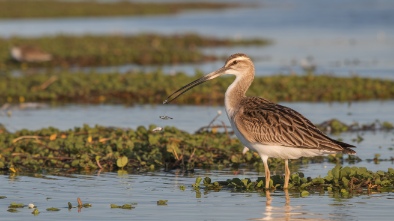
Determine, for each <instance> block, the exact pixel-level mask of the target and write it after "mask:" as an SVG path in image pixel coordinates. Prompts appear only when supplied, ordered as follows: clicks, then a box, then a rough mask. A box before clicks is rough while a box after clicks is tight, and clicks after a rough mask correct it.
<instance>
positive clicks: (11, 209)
mask: <svg viewBox="0 0 394 221" xmlns="http://www.w3.org/2000/svg"><path fill="white" fill-rule="evenodd" d="M7 211H8V212H10V213H17V212H19V210H17V209H15V208H10V209H8V210H7Z"/></svg>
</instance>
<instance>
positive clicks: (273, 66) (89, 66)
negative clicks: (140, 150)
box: [0, 0, 394, 132]
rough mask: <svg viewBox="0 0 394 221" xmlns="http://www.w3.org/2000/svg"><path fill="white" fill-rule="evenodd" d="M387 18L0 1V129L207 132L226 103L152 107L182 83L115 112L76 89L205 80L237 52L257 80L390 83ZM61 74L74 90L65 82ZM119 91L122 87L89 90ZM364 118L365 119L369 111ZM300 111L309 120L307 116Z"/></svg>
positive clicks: (336, 10) (377, 6)
mask: <svg viewBox="0 0 394 221" xmlns="http://www.w3.org/2000/svg"><path fill="white" fill-rule="evenodd" d="M393 12H394V2H393V1H390V0H346V1H342V0H332V1H314V0H310V1H309V0H307V1H304V0H303V1H289V0H278V1H257V0H248V1H242V2H239V1H231V0H228V1H224V0H217V1H178V2H176V1H175V2H174V1H116V0H113V1H110V0H108V1H51V0H46V1H0V37H1V39H0V49H1V50H0V74H1V75H3V76H6V77H4V79H6V78H7V79H8V80H7V81H6V80H4V81H3V84H2V87H3V88H2V89H1V90H2V91H3V93H2V94H3V97H2V98H1V105H3V106H2V112H1V115H0V122H1V123H2V124H3V125H5V127H6V128H8V129H9V130H11V131H15V130H18V129H21V128H29V129H39V128H41V127H47V126H55V127H57V128H61V129H66V128H72V127H74V126H80V125H82V124H84V123H87V124H93V125H94V124H102V125H108V126H121V127H131V128H135V127H137V126H139V125H145V126H146V125H149V124H152V123H153V124H157V120H158V117H157V116H158V115H163V114H168V115H171V114H174V115H178V116H179V118H181V119H179V121H167V122H165V123H166V124H169V125H171V124H173V125H174V126H177V127H181V128H183V129H185V130H187V131H190V132H193V131H195V130H197V129H198V128H199V127H200V126H202V125H201V124H202V123H201V122H204V123H208V122H209V119H212V118H213V117H214V116H215V115H216V111H217V110H220V109H222V108H221V107H220V106H221V105H222V104H220V103H219V104H216V105H219V107H217V108H216V107H214V108H210V107H201V106H198V107H194V106H184V105H183V106H176V105H175V106H170V107H163V106H161V105H160V102H157V101H158V100H161V99H162V100H164V99H165V98H166V96H167V95H168V94H169V93H170V92H171V91H172V90H173V89H176V88H177V87H179V86H181V85H182V84H184V83H187V81H188V80H179V81H176V84H174V85H170V86H168V85H164V87H165V88H159V86H157V85H149V87H150V90H152V91H155V90H156V91H155V92H154V93H153V94H154V96H155V97H156V98H155V100H154V101H150V100H149V98H147V99H145V100H144V99H142V100H141V99H136V98H135V97H132V96H131V95H130V97H129V98H128V99H127V100H126V101H125V100H120V101H119V100H116V99H115V100H114V99H113V97H108V96H107V95H100V96H93V95H92V93H93V92H90V94H86V95H85V94H84V89H83V88H88V85H89V84H90V83H86V82H85V83H81V82H82V80H79V79H82V78H84V77H81V76H82V75H85V78H88V79H92V78H96V79H97V81H101V82H108V81H111V80H108V79H113V78H114V77H113V75H111V74H114V73H116V74H127V73H135V72H140V73H157V72H160V73H163V74H164V75H175V74H176V73H183V74H186V75H188V76H194V75H195V74H196V73H203V74H206V73H209V72H211V71H213V70H216V69H217V68H219V67H221V66H222V65H223V63H224V61H225V59H226V57H227V56H229V55H231V54H233V53H236V52H243V53H246V54H248V55H249V56H250V57H251V58H252V59H253V61H254V62H255V66H256V75H257V76H275V75H278V74H283V75H294V74H295V75H297V74H298V75H303V74H308V73H309V74H311V73H312V74H313V75H330V76H336V77H354V76H359V77H366V78H378V79H382V80H389V81H391V80H393V79H394V71H393V70H394V27H393V24H394V13H393ZM59 73H60V74H59ZM37 75H41V76H42V77H38V76H37ZM64 75H71V76H75V79H68V80H64V81H66V82H63V80H62V79H63V78H64ZM100 75H102V76H100ZM105 75H107V76H108V77H107V78H105V77H104V76H105ZM33 76H34V77H33ZM94 76H95V77H94ZM97 76H99V77H97ZM21 78H24V79H25V80H21ZM142 78H143V77H142ZM166 79H167V78H166ZM153 80H154V79H152V80H150V81H153ZM17 81H18V83H15V82H17ZM136 81H138V79H137V80H134V83H129V84H137V83H136ZM219 81H220V80H219ZM4 82H8V83H4ZM10 82H14V83H15V85H14V83H10ZM32 82H33V83H32ZM59 82H62V83H59ZM58 83H59V84H58ZM167 83H168V82H167ZM7 84H8V85H7ZM83 84H86V85H83ZM92 84H93V82H92ZM97 84H98V85H99V84H101V83H97ZM103 84H104V83H103ZM113 84H117V83H113ZM141 84H146V83H141ZM122 87H123V88H125V87H126V86H124V85H119V86H117V85H115V86H114V85H110V86H108V85H107V86H102V87H101V89H100V86H98V89H97V88H96V89H94V90H96V91H100V90H112V89H111V88H116V90H118V88H122ZM141 87H143V86H141ZM256 87H258V86H256ZM56 88H58V89H56ZM73 88H78V89H75V90H77V91H75V90H73ZM81 88H82V89H81ZM86 90H87V89H86ZM114 90H115V89H114ZM119 90H120V89H119ZM138 90H139V89H138ZM197 90H198V89H197ZM259 90H261V91H264V88H259ZM278 90H280V89H278ZM363 90H364V89H363ZM37 91H38V92H37ZM125 91H126V92H125V93H124V94H127V93H128V92H127V89H126V90H125ZM221 93H224V90H223V91H221ZM266 93H268V94H269V93H270V92H266ZM311 93H313V92H311ZM69 94H73V96H69V97H68V95H69ZM92 96H93V97H94V99H89V97H92ZM149 96H153V95H149ZM186 96H187V95H186ZM258 96H261V94H258ZM81 97H83V99H80V98H81ZM273 99H274V100H276V101H279V102H285V101H287V102H294V101H297V100H301V101H308V100H303V99H295V100H292V99H287V100H283V99H281V98H273ZM92 100H93V101H92ZM369 100H370V99H369ZM315 101H316V100H315ZM317 101H319V100H317ZM331 101H332V102H335V101H336V100H335V99H334V100H331ZM342 101H343V100H342ZM347 101H349V99H347ZM92 103H94V104H92ZM114 103H115V105H114ZM54 104H55V105H54ZM59 104H61V105H59ZM124 104H127V105H126V106H124ZM130 104H132V105H133V106H132V107H130V106H129V105H130ZM146 104H149V105H146ZM179 104H181V103H179ZM187 104H189V105H190V104H193V103H190V102H189V103H187ZM290 105H298V104H295V103H293V104H290ZM305 105H306V106H308V105H311V104H305ZM334 105H335V104H334ZM337 105H339V106H341V105H342V106H343V107H344V108H346V105H343V104H337ZM386 105H387V104H386ZM320 106H322V109H327V108H330V106H332V105H329V106H327V105H325V104H320ZM367 107H369V108H372V109H373V108H376V104H374V103H372V104H371V105H369V104H367ZM37 108H39V109H37ZM166 108H167V109H166ZM183 108H189V109H194V108H195V109H198V110H199V111H201V112H202V113H203V114H201V115H199V118H200V117H204V119H203V120H201V119H199V120H197V121H193V120H191V119H193V117H190V116H188V115H186V116H183V114H182V113H185V112H189V111H184V109H183ZM300 108H301V110H300V111H301V112H302V111H303V109H305V111H308V112H311V113H307V114H309V115H310V116H312V117H313V111H309V110H310V108H308V107H307V108H304V106H303V105H301V107H300ZM376 109H379V110H380V109H381V108H376ZM385 110H387V108H385ZM391 110H392V109H389V111H391ZM376 111H378V110H376ZM380 111H383V110H380ZM344 112H345V113H346V112H349V111H346V110H345V111H344ZM115 113H116V114H115ZM189 113H190V112H189ZM11 116H12V117H11ZM182 116H183V117H182ZM384 116H385V115H383V118H385V117H384ZM222 120H223V121H226V119H225V118H222ZM314 120H320V119H317V118H315V119H314ZM351 120H354V119H349V120H348V121H351ZM345 121H346V119H345ZM188 125H189V126H188ZM190 125H192V126H190Z"/></svg>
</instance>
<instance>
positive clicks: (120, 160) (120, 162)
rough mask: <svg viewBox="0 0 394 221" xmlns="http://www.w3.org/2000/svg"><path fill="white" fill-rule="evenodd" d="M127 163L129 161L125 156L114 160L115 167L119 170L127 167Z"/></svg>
mask: <svg viewBox="0 0 394 221" xmlns="http://www.w3.org/2000/svg"><path fill="white" fill-rule="evenodd" d="M128 162H129V159H128V158H127V157H126V156H122V157H119V158H118V159H117V160H116V165H117V166H118V167H119V168H121V169H123V167H125V166H126V165H127V163H128Z"/></svg>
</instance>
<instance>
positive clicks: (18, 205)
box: [8, 202, 25, 208]
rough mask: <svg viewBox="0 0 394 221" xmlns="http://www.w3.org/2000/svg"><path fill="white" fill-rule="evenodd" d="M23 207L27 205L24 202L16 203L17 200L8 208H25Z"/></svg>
mask: <svg viewBox="0 0 394 221" xmlns="http://www.w3.org/2000/svg"><path fill="white" fill-rule="evenodd" d="M23 207H25V204H23V203H15V202H12V203H11V204H10V205H9V206H8V208H23Z"/></svg>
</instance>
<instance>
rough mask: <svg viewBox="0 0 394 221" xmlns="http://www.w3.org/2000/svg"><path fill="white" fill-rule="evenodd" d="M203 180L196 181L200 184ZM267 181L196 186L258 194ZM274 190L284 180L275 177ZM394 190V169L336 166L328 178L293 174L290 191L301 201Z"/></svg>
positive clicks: (197, 187) (228, 182) (220, 182)
mask: <svg viewBox="0 0 394 221" xmlns="http://www.w3.org/2000/svg"><path fill="white" fill-rule="evenodd" d="M201 180H202V178H201V177H198V178H197V179H196V182H200V181H201ZM264 180H265V178H264V177H259V178H258V179H257V180H256V181H251V180H250V179H248V178H245V179H239V178H233V179H228V180H227V181H217V182H211V179H210V178H209V177H206V178H204V183H203V186H200V185H199V183H198V185H196V183H195V184H192V186H193V188H194V190H196V191H198V190H199V189H200V188H204V189H205V190H214V191H220V190H221V189H223V188H224V189H231V190H232V191H241V192H244V191H246V192H254V191H265V188H264V186H265V185H264ZM271 180H272V181H273V185H271V186H272V189H276V188H279V187H283V184H284V178H283V177H281V176H278V175H276V176H272V179H271ZM393 188H394V169H393V168H388V170H387V171H386V172H385V171H377V172H371V171H369V170H367V168H365V167H341V166H340V165H337V166H335V167H334V168H333V169H332V170H330V171H328V173H327V176H325V177H316V178H311V177H304V174H303V173H293V174H291V176H290V183H289V190H291V191H299V192H300V195H301V197H306V196H308V195H309V194H310V193H314V192H319V193H321V192H326V191H327V192H328V193H333V194H340V195H341V196H342V197H349V196H351V195H354V194H364V193H372V192H374V191H378V192H390V191H392V190H393Z"/></svg>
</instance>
